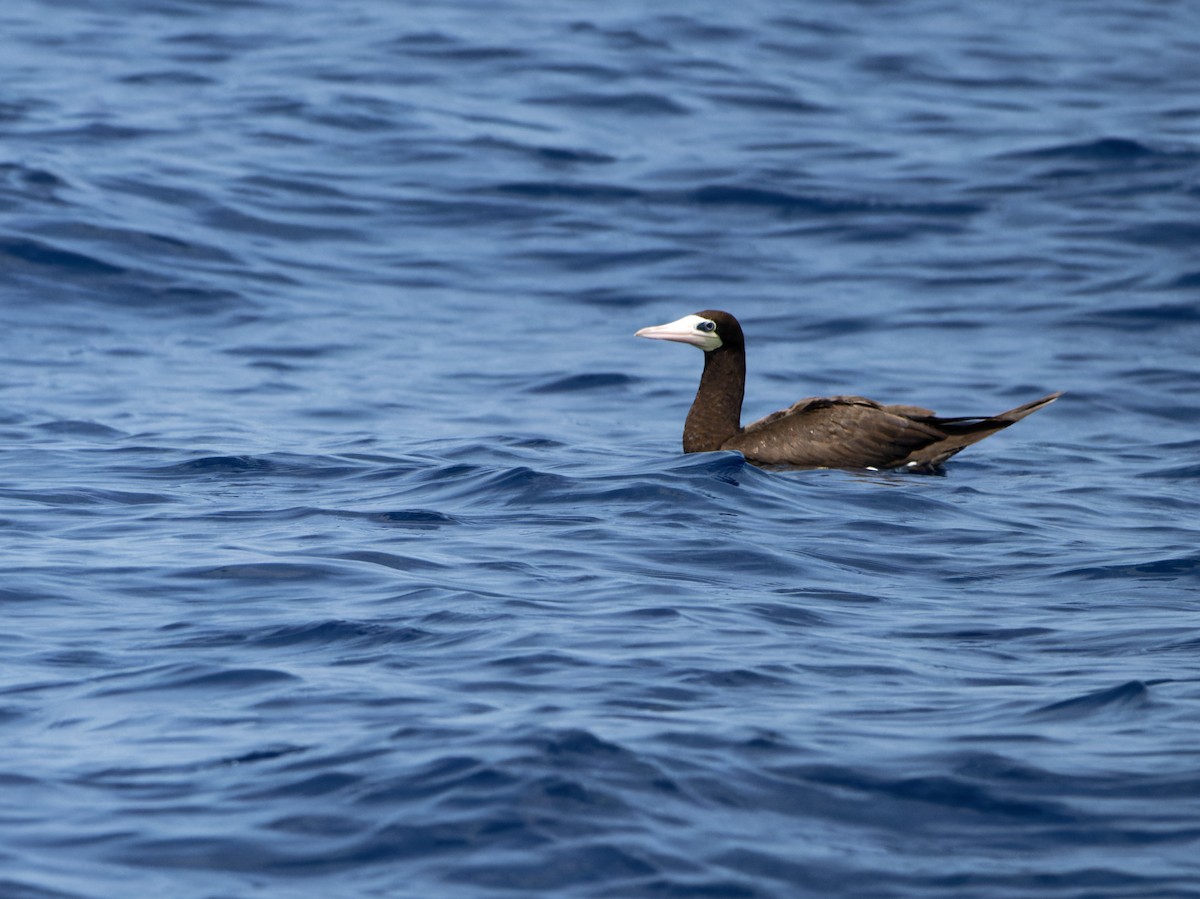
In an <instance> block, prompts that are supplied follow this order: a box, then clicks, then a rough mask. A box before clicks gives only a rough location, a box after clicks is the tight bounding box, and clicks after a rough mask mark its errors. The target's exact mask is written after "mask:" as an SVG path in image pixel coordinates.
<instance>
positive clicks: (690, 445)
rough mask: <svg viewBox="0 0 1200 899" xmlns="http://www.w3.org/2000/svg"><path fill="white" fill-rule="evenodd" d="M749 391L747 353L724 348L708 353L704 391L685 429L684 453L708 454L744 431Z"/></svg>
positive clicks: (694, 406) (701, 384)
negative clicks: (745, 398) (744, 402)
mask: <svg viewBox="0 0 1200 899" xmlns="http://www.w3.org/2000/svg"><path fill="white" fill-rule="evenodd" d="M745 388H746V354H745V352H744V351H743V350H742V349H741V348H740V347H722V348H721V349H718V350H713V351H712V352H709V353H705V354H704V374H703V375H701V376H700V389H699V390H697V391H696V399H695V401H694V402H693V403H692V409H691V411H690V412H688V417H687V421H686V422H685V423H684V426H683V451H684V452H685V453H704V452H710V451H712V450H717V449H720V448H721V445H722V444H723V443H724V442H725V441H726V440H728V439H729V438H730V437H732V436H734V435H735V434H737V433H738V432H739V431H741V429H742V394H743V392H744V390H745Z"/></svg>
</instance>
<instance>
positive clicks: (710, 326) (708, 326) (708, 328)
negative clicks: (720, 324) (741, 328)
mask: <svg viewBox="0 0 1200 899" xmlns="http://www.w3.org/2000/svg"><path fill="white" fill-rule="evenodd" d="M696 330H697V331H704V332H705V333H706V334H711V333H712V332H713V331H715V330H717V323H716V322H710V321H702V322H700V324H698V325H696Z"/></svg>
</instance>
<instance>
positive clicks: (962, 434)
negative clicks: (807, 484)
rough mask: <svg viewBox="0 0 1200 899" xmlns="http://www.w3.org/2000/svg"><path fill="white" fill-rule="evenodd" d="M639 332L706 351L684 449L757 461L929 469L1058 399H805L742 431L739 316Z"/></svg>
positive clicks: (708, 315)
mask: <svg viewBox="0 0 1200 899" xmlns="http://www.w3.org/2000/svg"><path fill="white" fill-rule="evenodd" d="M636 336H638V337H649V338H653V339H657V340H675V341H679V342H681V343H690V344H692V345H693V346H698V347H700V349H702V350H704V374H703V375H701V377H700V389H699V390H698V391H696V399H695V401H694V402H693V403H692V408H691V411H689V412H688V417H687V421H686V422H685V424H684V426H683V451H684V452H685V453H700V452H708V451H711V450H736V451H738V452H740V453H741V454H742V455H744V456H745V457H746V458H747V459H748V460H749V461H751V462H754V463H757V464H759V465H780V466H789V467H795V468H875V469H883V468H907V469H911V470H916V471H932V470H936V469H937V468H938V467H939V466H940V465H941V464H942V463H943V462H945V461H946V460H947V459H949V458H950V457H951V456H953V455H954V454H955V453H957V452H958V451H959V450H961V449H963V448H964V447H968V446H970V445H971V444H972V443H977V442H978V441H980V440H982V439H983V438H985V437H988V436H990V435H991V434H994V433H996V432H997V431H999V430H1002V429H1004V428H1007V427H1008V426H1009V425H1011V424H1012V423H1013V422H1016V421H1020V420H1021V419H1022V418H1024V417H1025V416H1026V415H1029V414H1030V413H1031V412H1036V411H1037V410H1038V409H1041V408H1042V407H1043V406H1046V405H1049V404H1050V403H1052V402H1054V401H1055V400H1056V399H1058V397H1059V396H1061V393H1052V394H1050V395H1049V396H1044V397H1042V398H1041V399H1040V400H1034V401H1033V402H1031V403H1026V404H1025V405H1023V406H1017V407H1016V408H1015V409H1009V410H1008V411H1007V412H1001V413H1000V414H999V415H990V416H971V417H964V418H938V417H937V416H936V415H935V414H934V413H933V412H931V411H930V410H928V409H921V408H919V407H917V406H884V405H882V404H880V403H877V402H875V401H874V400H868V399H865V398H863V397H861V396H832V397H810V398H808V399H804V400H800V402H798V403H796V404H795V405H793V406H791V407H790V408H788V409H784V410H782V411H780V412H773V413H772V414H770V415H768V416H767V417H766V418H760V419H759V420H758V421H756V422H753V423H752V424H749V425H746V427H744V428H743V427H742V425H741V418H742V395H743V392H744V390H745V386H746V345H745V339H744V338H743V336H742V327H741V325H739V324H738V321H737V319H736V318H734V317H733V316H732V315H730V314H729V313H728V312H720V311H716V310H705V311H704V312H697V313H695V314H694V315H688V316H685V317H683V318H681V319H679V321H675V322H671V323H670V324H666V325H658V326H656V327H653V328H642V330H640V331H638V332H637V335H636Z"/></svg>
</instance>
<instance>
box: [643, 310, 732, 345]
mask: <svg viewBox="0 0 1200 899" xmlns="http://www.w3.org/2000/svg"><path fill="white" fill-rule="evenodd" d="M633 336H634V337H649V338H650V339H651V340H674V341H677V342H678V343H690V344H691V345H692V346H698V347H700V349H702V350H704V352H706V353H711V352H712V351H713V350H719V349H721V348H722V347H729V346H739V347H740V346H742V343H743V340H742V326H741V325H739V324H738V320H737V319H736V318H734V317H733V316H732V315H730V314H729V313H728V312H721V311H720V310H715V309H706V310H704V311H703V312H697V313H694V314H693V315H685V316H684V317H683V318H681V319H679V320H678V321H673V322H670V323H668V324H665V325H654V326H652V327H649V328H642V329H641V330H640V331H638V332H637V333H636V334H634V335H633Z"/></svg>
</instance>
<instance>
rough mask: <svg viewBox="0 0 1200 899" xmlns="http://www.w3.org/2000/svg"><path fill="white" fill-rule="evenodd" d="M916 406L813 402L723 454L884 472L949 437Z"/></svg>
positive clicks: (852, 399) (859, 400)
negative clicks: (874, 469)
mask: <svg viewBox="0 0 1200 899" xmlns="http://www.w3.org/2000/svg"><path fill="white" fill-rule="evenodd" d="M930 416H932V413H931V412H929V410H927V409H919V408H917V407H915V406H882V405H880V404H879V403H877V402H875V401H874V400H869V399H866V398H864V397H860V396H835V397H810V398H808V399H803V400H801V401H800V402H798V403H796V404H795V405H793V406H791V407H790V408H788V409H784V410H782V411H780V412H774V413H772V414H771V415H768V416H767V417H766V418H761V419H759V420H758V421H756V422H753V423H752V424H749V425H747V426H746V427H745V428H744V429H743V430H742V431H741V433H739V434H737V435H735V436H734V437H732V438H731V439H730V440H728V441H726V442H725V443H724V445H723V446H722V449H730V450H738V451H739V452H741V453H742V454H743V455H745V456H746V458H747V459H750V460H751V461H754V462H761V463H763V464H766V465H795V466H800V467H803V466H809V467H821V468H886V467H889V466H892V465H896V464H897V463H900V462H902V461H903V460H904V459H905V458H907V457H908V456H909V455H910V454H911V453H913V452H915V451H916V450H919V449H922V448H923V447H926V446H929V445H930V444H933V443H936V442H937V441H939V440H941V439H943V438H944V437H945V436H946V435H945V433H944V432H942V431H940V430H939V429H937V428H936V427H934V426H933V425H932V424H928V423H926V422H924V421H920V420H919V419H921V418H928V417H930Z"/></svg>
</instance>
